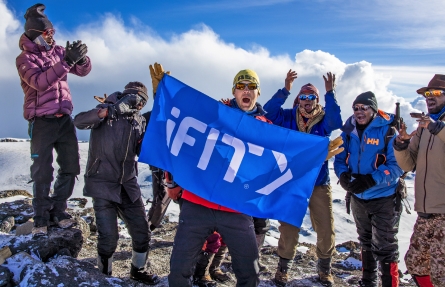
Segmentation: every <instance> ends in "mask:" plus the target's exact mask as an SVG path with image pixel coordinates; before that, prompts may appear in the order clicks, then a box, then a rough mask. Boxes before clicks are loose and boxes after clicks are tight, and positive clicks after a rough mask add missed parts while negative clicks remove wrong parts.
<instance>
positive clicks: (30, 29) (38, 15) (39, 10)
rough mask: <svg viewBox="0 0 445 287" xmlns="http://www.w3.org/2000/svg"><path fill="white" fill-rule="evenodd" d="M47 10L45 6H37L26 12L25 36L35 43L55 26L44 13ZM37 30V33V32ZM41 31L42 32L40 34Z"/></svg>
mask: <svg viewBox="0 0 445 287" xmlns="http://www.w3.org/2000/svg"><path fill="white" fill-rule="evenodd" d="M44 10H45V5H43V4H40V3H38V4H35V5H33V6H31V7H29V8H28V10H26V13H25V16H24V17H25V19H26V22H25V35H26V36H28V38H29V39H31V40H32V41H34V39H35V38H37V37H38V36H40V35H41V34H42V33H43V32H44V31H45V30H47V29H53V24H52V23H51V21H49V20H48V18H47V17H46V15H45V14H44V13H43V11H44ZM36 30H37V31H36ZM39 31H40V32H39Z"/></svg>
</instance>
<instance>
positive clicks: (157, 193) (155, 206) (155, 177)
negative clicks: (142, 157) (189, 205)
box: [147, 167, 171, 231]
mask: <svg viewBox="0 0 445 287" xmlns="http://www.w3.org/2000/svg"><path fill="white" fill-rule="evenodd" d="M151 170H152V171H151V175H152V177H151V178H152V190H153V202H152V203H151V207H150V209H149V210H148V214H147V215H148V224H149V226H150V230H151V231H153V230H154V229H155V228H156V227H158V226H159V225H160V224H161V221H162V218H163V217H164V215H165V212H166V211H167V208H168V205H169V204H170V201H171V198H170V197H168V195H167V191H166V190H165V188H164V185H163V184H162V179H163V173H164V171H163V170H161V169H158V168H155V167H152V168H151Z"/></svg>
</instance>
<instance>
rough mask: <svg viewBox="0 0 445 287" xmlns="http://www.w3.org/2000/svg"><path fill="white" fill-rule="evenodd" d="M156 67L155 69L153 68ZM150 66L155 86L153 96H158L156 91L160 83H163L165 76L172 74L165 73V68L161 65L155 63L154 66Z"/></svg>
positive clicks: (152, 82) (152, 81)
mask: <svg viewBox="0 0 445 287" xmlns="http://www.w3.org/2000/svg"><path fill="white" fill-rule="evenodd" d="M153 66H154V68H153ZM153 66H152V65H150V66H149V68H150V76H151V84H152V86H153V95H156V90H157V89H158V85H159V82H161V80H162V78H163V77H164V74H167V75H170V72H164V68H163V67H162V65H161V64H158V63H154V65H153Z"/></svg>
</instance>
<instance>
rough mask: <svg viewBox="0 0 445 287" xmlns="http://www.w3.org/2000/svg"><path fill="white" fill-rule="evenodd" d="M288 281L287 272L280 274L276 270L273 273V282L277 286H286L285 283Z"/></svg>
mask: <svg viewBox="0 0 445 287" xmlns="http://www.w3.org/2000/svg"><path fill="white" fill-rule="evenodd" d="M288 281H289V275H288V274H287V272H286V273H285V272H281V271H280V270H277V272H276V273H275V278H274V282H275V284H276V285H277V286H286V284H287V282H288Z"/></svg>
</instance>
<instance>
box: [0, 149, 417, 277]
mask: <svg viewBox="0 0 445 287" xmlns="http://www.w3.org/2000/svg"><path fill="white" fill-rule="evenodd" d="M79 152H80V168H81V172H80V175H79V176H78V179H79V181H78V182H76V185H75V187H74V192H73V196H72V197H83V195H82V189H83V185H84V180H83V174H84V171H85V166H86V161H87V157H88V143H85V142H81V143H79ZM55 157H56V154H55V155H54V158H55ZM31 163H32V162H31V159H30V144H29V142H0V170H1V171H2V172H1V173H0V186H1V190H8V189H24V190H27V191H28V192H29V193H31V194H32V183H28V182H29V181H30V175H29V173H30V172H29V167H30V165H31ZM57 168H58V167H57V163H56V162H55V161H54V178H55V177H56V175H57ZM330 176H331V185H332V199H333V200H334V203H333V212H334V224H335V232H336V243H337V244H339V243H343V242H345V241H349V240H354V241H358V239H357V233H356V228H355V223H354V218H353V217H352V214H351V215H348V214H347V213H346V208H345V201H344V197H345V191H344V190H343V189H342V188H341V186H340V185H339V184H337V181H338V178H337V177H336V176H335V174H334V171H333V168H332V161H331V162H330ZM138 182H139V184H140V186H141V190H142V194H143V197H144V198H145V199H147V198H149V199H151V198H152V192H151V171H150V169H149V167H148V165H146V164H143V163H139V177H138ZM53 183H54V182H53ZM406 183H407V186H408V194H409V195H408V201H409V204H410V205H411V208H413V206H414V191H413V186H414V180H413V177H412V176H411V177H409V178H408V179H407V180H406ZM0 202H1V199H0ZM87 206H91V199H90V198H88V204H87ZM149 208H150V204H147V206H146V209H147V210H148V209H149ZM166 215H168V216H169V220H170V221H173V222H177V221H178V216H179V206H178V205H177V204H175V203H173V202H172V203H171V204H170V206H169V208H168V210H167V213H166ZM308 215H309V213H308V212H307V213H306V217H305V218H304V220H303V225H302V227H301V232H300V241H301V242H307V243H312V244H315V243H316V233H315V232H314V230H313V229H312V227H311V221H310V218H309V216H308ZM416 217H417V214H416V213H415V212H414V211H413V210H411V214H407V213H406V212H405V211H404V212H403V213H402V218H401V220H400V228H399V234H398V238H399V251H400V266H399V268H400V270H402V272H405V270H406V266H405V262H404V260H403V257H404V256H405V253H406V251H407V249H408V246H409V239H410V237H411V233H412V229H413V226H414V223H415V220H416ZM271 225H272V228H271V230H270V231H269V234H268V236H267V237H266V243H265V244H266V245H272V246H277V245H278V238H279V231H278V227H279V223H278V221H276V220H271ZM121 236H123V237H125V236H128V235H125V234H121Z"/></svg>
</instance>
